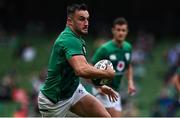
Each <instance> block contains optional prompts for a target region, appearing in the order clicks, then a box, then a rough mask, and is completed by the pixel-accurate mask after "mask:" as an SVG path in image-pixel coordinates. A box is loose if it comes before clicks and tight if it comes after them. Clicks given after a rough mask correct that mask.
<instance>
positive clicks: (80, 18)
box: [72, 10, 89, 34]
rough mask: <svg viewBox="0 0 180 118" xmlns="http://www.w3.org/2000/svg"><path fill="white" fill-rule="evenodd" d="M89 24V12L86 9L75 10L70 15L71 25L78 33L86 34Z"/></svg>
mask: <svg viewBox="0 0 180 118" xmlns="http://www.w3.org/2000/svg"><path fill="white" fill-rule="evenodd" d="M88 26H89V13H88V11H87V10H76V11H75V13H74V15H73V16H72V27H73V29H74V30H75V32H76V33H78V34H87V33H88Z"/></svg>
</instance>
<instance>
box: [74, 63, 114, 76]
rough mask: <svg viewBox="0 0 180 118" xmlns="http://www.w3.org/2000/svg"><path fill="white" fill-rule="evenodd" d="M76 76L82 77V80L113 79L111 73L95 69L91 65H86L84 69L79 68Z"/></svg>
mask: <svg viewBox="0 0 180 118" xmlns="http://www.w3.org/2000/svg"><path fill="white" fill-rule="evenodd" d="M76 74H77V75H78V76H81V77H84V78H88V79H89V78H94V77H96V78H107V79H108V78H113V77H114V75H113V74H112V73H109V72H108V71H106V70H101V69H96V68H95V67H93V66H91V65H88V64H87V65H86V66H84V67H81V68H80V69H79V72H78V73H76Z"/></svg>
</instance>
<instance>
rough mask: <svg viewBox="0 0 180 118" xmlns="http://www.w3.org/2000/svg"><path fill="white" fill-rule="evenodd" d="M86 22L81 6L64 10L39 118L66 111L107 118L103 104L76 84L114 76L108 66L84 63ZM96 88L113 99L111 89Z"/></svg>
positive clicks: (83, 6)
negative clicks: (102, 66)
mask: <svg viewBox="0 0 180 118" xmlns="http://www.w3.org/2000/svg"><path fill="white" fill-rule="evenodd" d="M88 20H89V13H88V11H87V7H86V5H85V4H72V5H70V6H68V7H67V22H66V28H65V29H64V31H63V32H61V34H60V35H59V37H58V38H57V40H56V41H55V43H54V46H53V48H52V52H51V56H50V59H49V66H48V76H47V79H46V80H45V83H44V84H43V86H42V87H41V89H40V93H39V97H38V105H39V111H40V113H41V114H42V116H45V117H64V116H66V114H67V112H68V111H69V110H70V111H72V112H73V113H75V114H77V115H79V116H97V117H100V116H101V117H109V116H110V114H109V113H108V112H107V111H106V109H105V108H104V106H103V104H102V103H101V102H100V101H99V100H97V99H96V98H95V97H94V96H92V95H91V94H89V93H88V92H87V91H86V90H85V89H84V87H83V86H82V84H81V83H80V81H79V77H84V78H94V77H99V78H108V79H112V78H113V77H114V75H115V73H114V70H112V69H111V68H110V67H108V68H107V70H100V69H96V68H95V67H93V66H91V65H89V64H88V62H87V61H86V58H85V56H86V48H85V42H84V40H83V38H82V35H84V34H87V33H88V26H89V22H88ZM100 89H101V90H102V91H104V92H105V93H106V94H108V95H110V96H111V98H112V99H113V100H116V98H117V95H116V94H115V92H114V91H113V90H112V89H110V88H109V87H107V86H102V87H100Z"/></svg>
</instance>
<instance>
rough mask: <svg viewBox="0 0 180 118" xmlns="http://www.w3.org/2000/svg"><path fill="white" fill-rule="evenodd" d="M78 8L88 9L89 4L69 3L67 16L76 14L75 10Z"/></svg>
mask: <svg viewBox="0 0 180 118" xmlns="http://www.w3.org/2000/svg"><path fill="white" fill-rule="evenodd" d="M76 10H88V8H87V5H86V4H84V3H82V4H78V3H74V4H71V5H68V6H67V16H70V15H72V14H74V12H75V11H76Z"/></svg>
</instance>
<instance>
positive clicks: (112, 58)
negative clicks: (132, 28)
mask: <svg viewBox="0 0 180 118" xmlns="http://www.w3.org/2000/svg"><path fill="white" fill-rule="evenodd" d="M109 59H110V60H116V59H117V57H116V55H115V54H111V55H110V56H109Z"/></svg>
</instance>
